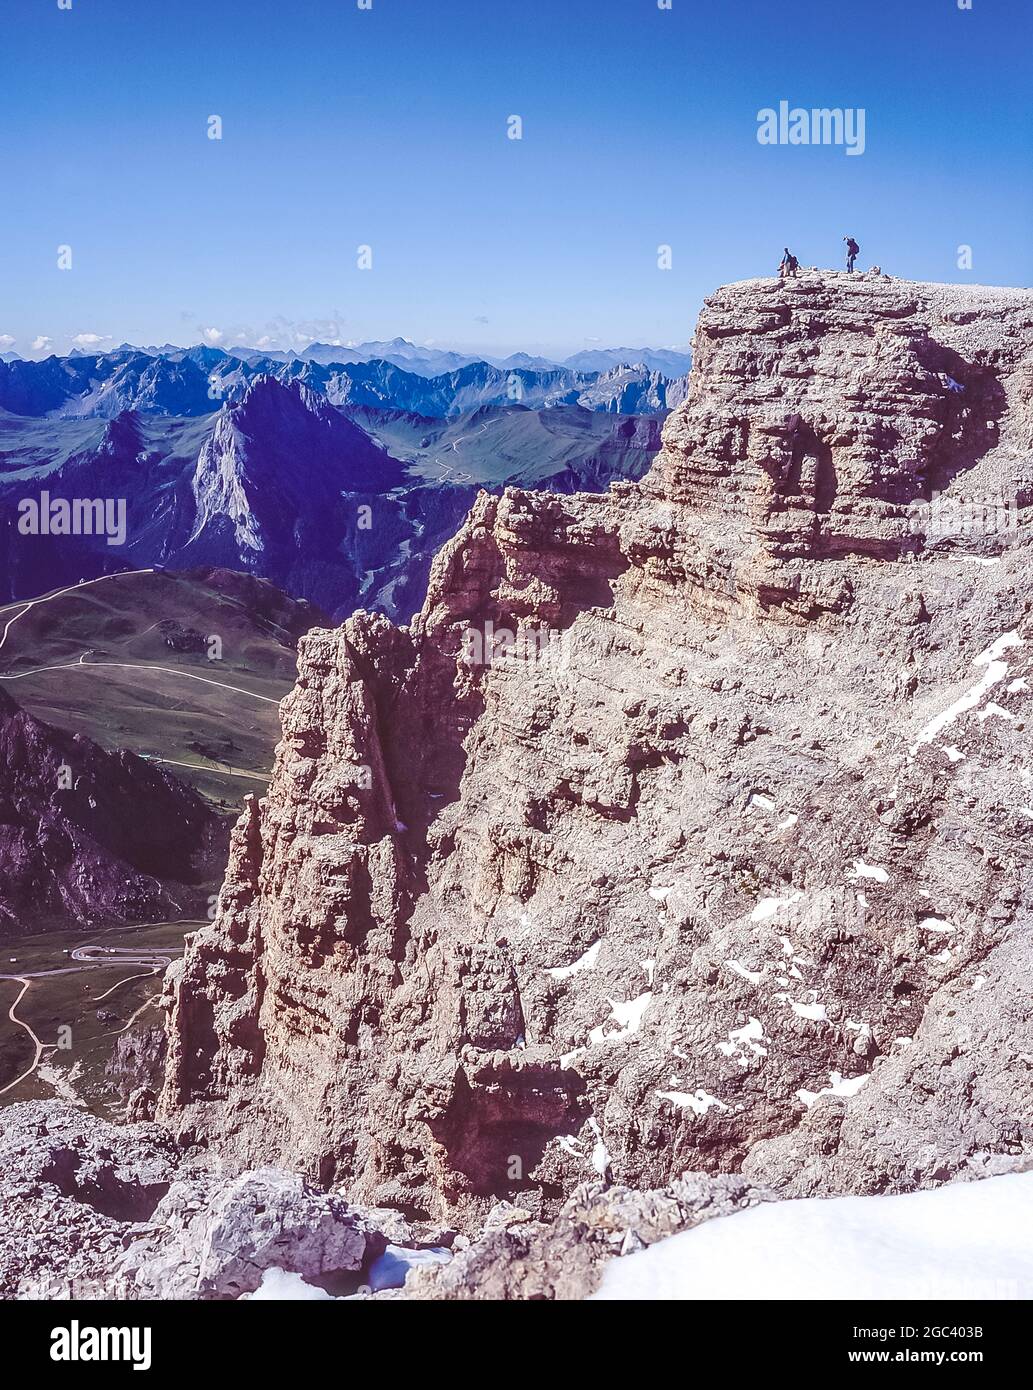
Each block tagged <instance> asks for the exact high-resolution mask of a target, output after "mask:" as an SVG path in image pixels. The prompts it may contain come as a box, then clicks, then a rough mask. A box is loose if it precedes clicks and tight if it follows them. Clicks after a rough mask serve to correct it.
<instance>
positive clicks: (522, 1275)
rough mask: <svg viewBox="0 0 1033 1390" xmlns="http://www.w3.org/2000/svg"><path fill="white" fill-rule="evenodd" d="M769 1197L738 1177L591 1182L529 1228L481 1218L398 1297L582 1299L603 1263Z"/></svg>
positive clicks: (502, 1218) (513, 1215)
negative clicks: (481, 1225)
mask: <svg viewBox="0 0 1033 1390" xmlns="http://www.w3.org/2000/svg"><path fill="white" fill-rule="evenodd" d="M773 1197H774V1194H773V1193H771V1192H766V1191H764V1190H763V1189H761V1188H756V1187H753V1186H752V1185H751V1184H750V1183H749V1182H748V1181H746V1180H745V1179H743V1178H742V1177H741V1176H740V1175H739V1174H727V1175H722V1176H720V1177H709V1176H708V1175H707V1174H705V1173H685V1174H683V1175H682V1176H681V1177H680V1178H676V1179H675V1181H674V1182H672V1183H671V1185H670V1186H669V1187H667V1188H663V1189H660V1190H657V1191H639V1190H636V1189H633V1188H627V1187H621V1186H617V1187H608V1186H607V1185H606V1184H605V1183H604V1182H602V1181H601V1180H599V1179H596V1180H595V1181H594V1182H589V1183H583V1184H581V1185H580V1186H578V1187H577V1188H575V1189H574V1191H573V1192H572V1193H571V1195H570V1197H569V1198H568V1199H567V1201H566V1202H565V1203H564V1204H563V1207H562V1208H561V1210H560V1211H559V1212H558V1213H557V1215H556V1219H555V1220H554V1221H551V1222H540V1221H533V1220H531V1219H530V1218H529V1213H528V1212H527V1211H525V1210H523V1209H522V1208H520V1207H512V1206H510V1207H509V1209H508V1210H500V1211H497V1212H495V1213H490V1214H489V1218H488V1221H487V1222H486V1224H485V1229H484V1230H483V1231H482V1232H481V1233H480V1235H479V1237H478V1238H477V1239H476V1240H475V1241H473V1242H472V1243H470V1244H469V1245H467V1246H466V1247H465V1248H464V1249H461V1250H459V1251H457V1253H456V1254H455V1255H454V1256H453V1258H452V1259H451V1260H449V1261H447V1262H443V1263H441V1264H435V1265H428V1266H426V1267H424V1268H422V1269H417V1270H415V1271H414V1272H413V1274H412V1275H410V1277H409V1278H408V1279H407V1280H406V1281H405V1295H406V1297H407V1298H414V1299H433V1300H442V1299H445V1300H449V1301H457V1300H458V1301H471V1300H480V1299H487V1300H492V1301H495V1302H498V1301H500V1300H506V1301H508V1300H511V1299H518V1300H525V1299H547V1300H554V1299H556V1300H561V1301H563V1302H570V1301H573V1300H579V1299H583V1298H587V1297H589V1296H590V1295H591V1294H593V1293H594V1292H595V1291H596V1289H597V1288H598V1286H599V1281H600V1279H601V1277H602V1273H603V1269H604V1268H605V1266H606V1265H607V1264H608V1263H609V1261H610V1260H613V1259H615V1258H618V1257H620V1256H622V1255H630V1254H634V1253H636V1252H637V1251H639V1250H645V1249H647V1248H648V1247H649V1246H650V1245H654V1244H655V1243H656V1242H657V1241H659V1240H664V1239H666V1238H667V1237H668V1236H672V1235H676V1234H677V1233H678V1232H680V1231H687V1230H691V1229H692V1228H693V1227H694V1226H698V1225H700V1224H701V1223H702V1222H703V1221H710V1220H712V1219H713V1218H714V1217H717V1216H731V1215H732V1214H733V1213H734V1212H737V1211H744V1210H746V1209H747V1208H748V1207H751V1206H756V1205H757V1203H759V1202H765V1201H771V1200H773ZM507 1205H508V1204H507ZM493 1218H494V1219H493Z"/></svg>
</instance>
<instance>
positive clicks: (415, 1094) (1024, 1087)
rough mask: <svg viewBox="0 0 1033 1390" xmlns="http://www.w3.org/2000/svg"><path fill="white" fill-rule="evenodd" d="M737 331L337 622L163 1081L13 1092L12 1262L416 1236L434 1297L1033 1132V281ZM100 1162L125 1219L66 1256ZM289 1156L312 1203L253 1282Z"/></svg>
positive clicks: (989, 1173) (1016, 1148) (917, 296)
mask: <svg viewBox="0 0 1033 1390" xmlns="http://www.w3.org/2000/svg"><path fill="white" fill-rule="evenodd" d="M692 363H693V366H692V372H691V375H690V377H689V381H688V389H687V394H686V396H685V398H684V400H683V401H682V402H681V403H680V404H679V405H678V406H677V408H676V409H674V411H673V413H672V414H671V415H670V416H669V417H668V419H667V421H666V423H665V426H664V430H663V439H662V447H661V449H660V452H659V454H658V455H657V457H656V459H655V461H654V463H653V465H652V467H651V469H650V471H649V472H648V473H647V474H646V475H645V477H644V478H642V480H641V481H640V482H633V481H623V480H622V481H617V482H614V483H612V484H611V485H610V486H609V489H608V490H607V491H604V492H598V493H574V494H572V495H557V494H554V493H548V492H542V491H524V490H521V489H519V488H514V487H507V488H506V489H505V490H504V491H503V492H502V493H501V495H495V494H490V493H487V492H482V493H480V495H479V496H477V498H476V500H475V502H474V504H473V507H472V510H471V511H470V513H469V515H468V516H467V518H466V520H465V521H464V522H463V524H462V526H461V528H460V529H459V531H458V533H457V534H456V535H455V536H454V537H453V538H452V539H451V540H450V541H448V542H447V543H446V544H445V545H444V547H443V548H442V549H441V550H440V551H439V553H438V554H437V556H436V558H435V559H434V561H433V564H432V567H431V571H430V580H429V586H428V592H427V597H426V600H425V602H424V603H423V606H422V608H421V610H420V611H419V613H418V614H416V616H415V617H414V618H413V619H412V621H411V622H410V623H409V624H408V625H407V626H399V625H395V624H394V623H392V622H391V621H390V620H389V619H388V618H387V617H386V616H384V615H383V614H380V613H377V614H374V613H369V612H365V611H362V610H360V611H358V612H355V613H353V614H352V616H350V617H349V618H348V619H347V620H346V621H345V622H344V623H343V625H341V626H340V627H337V628H335V629H333V630H328V629H316V630H314V631H312V632H310V633H308V635H307V636H305V637H303V638H302V639H301V641H300V643H299V648H298V678H297V684H296V686H295V688H294V690H293V692H292V693H291V694H290V695H289V696H288V697H287V698H286V699H285V700H284V702H283V704H282V706H281V722H282V739H281V742H280V744H279V746H278V749H277V753H276V761H275V766H274V769H273V773H272V780H271V783H270V785H269V789H268V793H267V794H266V795H264V796H262V797H261V798H249V799H248V801H247V803H246V807H245V810H244V812H243V814H242V816H241V818H240V820H239V822H238V824H237V826H236V828H235V830H234V833H233V837H232V843H231V848H230V857H229V866H228V869H227V872H226V877H225V881H224V883H223V887H222V891H221V895H220V900H219V910H218V915H217V917H216V919H215V921H214V922H213V923H212V924H211V925H209V926H207V927H204V928H202V929H201V930H199V931H198V932H196V933H195V934H194V935H193V936H192V937H190V938H189V939H188V945H187V950H186V953H185V956H184V958H183V959H182V960H181V961H177V962H175V963H174V964H173V965H172V966H171V967H170V970H169V972H168V974H167V976H166V983H165V1000H164V1002H165V1006H166V1014H167V1026H166V1033H167V1045H166V1047H165V1049H164V1054H165V1055H164V1061H163V1063H161V1064H160V1066H161V1068H162V1069H163V1070H161V1071H160V1072H159V1071H158V1070H157V1069H156V1068H155V1067H154V1065H153V1064H152V1065H151V1068H150V1071H149V1072H145V1071H142V1072H141V1074H140V1075H139V1076H138V1077H137V1078H136V1080H137V1082H138V1086H137V1090H136V1095H135V1097H134V1100H133V1104H132V1106H131V1113H132V1114H134V1115H136V1116H141V1117H144V1118H143V1119H141V1120H139V1121H138V1122H137V1123H135V1124H133V1125H130V1126H128V1127H124V1128H117V1127H111V1130H112V1134H111V1135H109V1136H108V1138H107V1139H106V1140H104V1142H103V1143H102V1142H101V1140H100V1139H98V1138H97V1136H96V1134H92V1135H90V1134H84V1133H83V1132H82V1125H83V1118H82V1116H81V1115H77V1114H76V1112H74V1110H69V1109H68V1108H67V1107H62V1106H60V1105H57V1104H53V1105H40V1104H26V1105H20V1106H17V1107H13V1108H12V1110H11V1111H10V1112H9V1114H11V1115H14V1116H16V1122H15V1121H12V1124H15V1130H14V1131H12V1132H13V1133H14V1134H15V1136H16V1137H15V1138H10V1139H9V1140H8V1141H7V1142H8V1147H9V1148H12V1146H13V1148H12V1153H13V1155H14V1156H13V1157H12V1156H10V1155H9V1157H8V1161H7V1162H6V1164H5V1173H6V1176H5V1178H4V1179H2V1180H0V1190H3V1188H4V1186H5V1185H6V1186H7V1187H8V1188H10V1189H12V1193H13V1188H14V1187H17V1192H16V1193H13V1195H12V1193H8V1194H7V1195H9V1196H11V1199H12V1203H13V1202H14V1198H15V1197H16V1198H17V1202H16V1203H15V1204H14V1205H11V1204H9V1203H7V1202H6V1201H5V1204H4V1205H5V1207H6V1208H7V1209H8V1215H7V1218H6V1223H7V1227H8V1230H7V1234H6V1236H5V1237H4V1238H3V1240H2V1242H0V1244H2V1246H3V1250H4V1259H3V1262H2V1264H0V1269H2V1272H3V1276H4V1279H5V1286H4V1287H5V1289H6V1290H7V1291H14V1292H15V1293H21V1294H23V1295H24V1294H25V1293H26V1292H31V1291H33V1290H38V1289H39V1287H40V1280H41V1279H43V1278H44V1275H43V1274H42V1273H41V1272H40V1271H41V1269H42V1268H43V1267H44V1265H46V1266H47V1269H48V1273H47V1274H46V1278H47V1279H48V1280H50V1281H51V1283H53V1282H54V1281H55V1280H56V1281H57V1282H58V1283H61V1281H62V1280H65V1283H66V1284H67V1285H68V1286H69V1287H71V1284H72V1283H74V1282H76V1281H78V1284H77V1286H78V1287H80V1288H81V1287H86V1286H88V1285H89V1281H90V1280H91V1279H92V1280H95V1281H98V1286H103V1287H106V1288H108V1289H110V1288H112V1287H114V1286H116V1285H117V1286H118V1287H119V1289H121V1290H122V1292H124V1293H126V1294H127V1296H140V1297H148V1296H155V1292H154V1291H155V1290H159V1292H160V1289H161V1287H162V1286H163V1284H164V1286H165V1292H166V1296H181V1297H233V1296H237V1295H239V1294H240V1293H241V1292H251V1291H253V1290H254V1289H255V1288H257V1287H258V1284H259V1276H256V1275H255V1273H254V1271H255V1269H256V1268H258V1269H259V1274H260V1275H261V1273H262V1272H263V1271H265V1270H277V1271H283V1277H285V1278H286V1277H289V1276H292V1275H298V1274H300V1275H302V1276H305V1277H307V1278H309V1279H310V1282H314V1283H315V1284H316V1285H319V1286H320V1287H322V1288H323V1289H324V1290H326V1291H328V1292H330V1293H340V1292H342V1291H345V1292H347V1291H348V1290H347V1289H346V1288H345V1284H346V1283H347V1281H346V1280H345V1281H344V1283H342V1282H341V1280H340V1278H339V1277H338V1276H340V1275H341V1272H342V1271H350V1272H351V1274H352V1276H353V1278H354V1280H365V1279H367V1277H368V1271H369V1269H370V1268H371V1262H372V1261H374V1260H377V1259H380V1258H381V1257H382V1252H383V1251H384V1249H385V1248H394V1249H396V1250H402V1251H408V1252H409V1254H408V1255H404V1254H403V1255H401V1256H399V1257H398V1258H399V1259H402V1260H405V1259H410V1260H411V1261H412V1262H413V1263H417V1264H420V1263H421V1259H417V1258H416V1257H417V1256H421V1257H423V1258H425V1259H426V1263H425V1264H423V1265H422V1267H421V1268H420V1269H418V1270H417V1271H416V1273H415V1274H414V1275H413V1276H412V1277H411V1278H410V1280H409V1281H408V1282H407V1284H406V1287H405V1293H406V1294H407V1295H410V1296H418V1297H464V1298H468V1297H482V1296H483V1297H498V1296H505V1297H543V1296H544V1297H576V1296H583V1295H584V1294H586V1293H588V1292H591V1291H592V1289H593V1288H594V1287H595V1286H596V1284H597V1283H598V1280H599V1278H600V1271H601V1269H602V1268H603V1267H604V1266H605V1265H606V1262H607V1261H608V1260H610V1259H611V1258H617V1259H618V1260H621V1259H622V1258H623V1257H626V1256H628V1255H632V1257H634V1252H636V1251H640V1250H641V1249H642V1248H643V1246H645V1245H649V1244H651V1243H652V1242H653V1241H656V1240H658V1239H660V1238H662V1237H663V1236H667V1235H670V1234H672V1233H674V1232H675V1231H678V1230H682V1229H685V1228H687V1227H689V1226H692V1225H695V1224H698V1222H699V1221H701V1220H703V1219H705V1218H716V1219H717V1220H720V1221H726V1220H727V1221H729V1222H731V1221H739V1220H742V1219H745V1218H743V1217H742V1216H738V1215H729V1213H732V1212H735V1211H737V1210H738V1209H739V1208H742V1207H746V1206H754V1205H756V1204H758V1203H769V1202H774V1203H778V1202H779V1201H783V1200H784V1199H787V1198H796V1197H819V1198H829V1197H834V1196H837V1195H841V1194H856V1195H875V1194H878V1195H879V1199H880V1200H886V1201H889V1200H891V1199H890V1196H889V1194H900V1193H911V1192H915V1191H917V1190H919V1189H926V1188H936V1187H940V1186H941V1185H945V1184H952V1183H953V1184H956V1183H966V1182H971V1181H973V1180H977V1179H987V1178H988V1179H995V1178H999V1177H1001V1176H1002V1175H1007V1174H1019V1173H1022V1172H1024V1171H1026V1170H1028V1169H1030V1168H1031V1167H1033V1007H1031V1002H1030V980H1031V978H1033V919H1031V892H1033V888H1031V875H1030V858H1031V855H1030V837H1031V831H1033V785H1031V778H1033V770H1031V767H1030V760H1029V728H1030V726H1029V719H1030V710H1031V704H1030V701H1031V698H1033V692H1031V685H1033V661H1031V643H1033V616H1031V584H1030V580H1031V571H1033V549H1031V544H1030V533H1029V522H1030V509H1031V506H1033V468H1031V463H1030V446H1031V441H1033V292H1031V291H1028V290H1012V289H994V288H983V287H978V286H971V287H968V286H947V285H932V284H921V283H913V282H908V281H902V280H897V279H893V278H890V277H888V276H884V275H881V274H878V273H866V274H856V275H847V274H845V273H842V274H837V273H829V272H823V273H807V272H804V273H802V274H801V275H800V277H799V278H798V279H796V280H788V281H781V280H772V279H763V280H761V279H757V280H747V281H744V282H741V283H738V284H733V285H728V286H725V287H723V288H721V289H720V290H718V291H717V292H716V293H714V294H712V295H711V296H710V297H709V298H708V299H707V300H706V302H705V304H704V308H703V311H702V313H701V315H700V319H699V323H698V326H697V329H696V333H695V337H694V340H693V345H692ZM160 1052H161V1049H160V1048H158V1049H152V1050H151V1051H150V1053H149V1056H151V1058H152V1063H153V1057H154V1055H156V1054H158V1053H160ZM32 1126H42V1127H43V1136H42V1137H41V1138H40V1140H39V1142H40V1143H41V1144H43V1145H44V1147H45V1148H46V1149H47V1151H48V1152H50V1151H51V1150H52V1151H53V1152H51V1156H50V1158H49V1159H46V1160H44V1159H39V1161H38V1162H37V1160H36V1159H33V1158H32V1154H33V1152H34V1150H33V1144H32V1142H31V1136H32V1135H33V1134H34V1133H36V1132H37V1131H36V1130H34V1129H33V1128H32ZM77 1127H78V1128H77ZM73 1131H74V1132H73ZM26 1136H28V1137H26ZM98 1144H100V1147H101V1149H102V1150H103V1153H106V1154H107V1158H104V1157H103V1154H101V1155H100V1156H99V1157H98V1155H97V1153H95V1152H94V1150H95V1149H96V1147H97V1145H98ZM66 1151H70V1152H71V1153H72V1155H73V1158H72V1159H68V1158H66V1157H61V1156H60V1155H61V1154H63V1153H65V1152H66ZM55 1154H56V1155H57V1156H55ZM76 1155H78V1161H76ZM134 1155H135V1156H134ZM37 1157H38V1156H37ZM33 1163H36V1165H37V1166H36V1167H33ZM40 1163H42V1165H43V1166H42V1169H40V1171H37V1168H38V1167H39V1164H40ZM138 1170H139V1172H141V1173H143V1175H144V1176H142V1177H134V1176H133V1174H134V1173H135V1172H137V1171H138ZM1009 1180H1010V1179H1009ZM148 1184H149V1186H148ZM191 1184H192V1186H191ZM143 1187H146V1189H147V1190H146V1193H145V1194H144V1196H143V1197H142V1198H138V1197H137V1196H136V1195H134V1192H135V1191H136V1190H137V1189H141V1190H142V1188H143ZM1026 1190H1027V1191H1028V1188H1027V1189H1026ZM55 1191H56V1192H58V1193H59V1194H61V1200H62V1202H64V1203H65V1204H66V1206H67V1204H68V1203H69V1202H70V1203H71V1206H69V1207H68V1211H69V1213H70V1215H69V1216H68V1220H69V1221H70V1222H72V1223H74V1224H76V1227H77V1229H78V1228H79V1227H82V1226H83V1225H85V1226H86V1227H88V1228H89V1229H88V1230H87V1231H85V1232H84V1231H81V1230H80V1232H79V1235H78V1237H77V1239H76V1241H75V1242H67V1243H66V1246H62V1249H65V1248H68V1249H70V1248H71V1246H72V1245H73V1244H74V1245H75V1246H76V1249H77V1252H78V1253H76V1254H75V1255H74V1257H73V1256H72V1255H68V1256H67V1257H63V1256H61V1255H60V1252H54V1251H52V1252H50V1253H49V1254H48V1253H47V1252H44V1251H41V1250H40V1249H39V1248H38V1246H39V1239H38V1238H37V1237H35V1236H34V1237H33V1239H32V1240H31V1241H29V1240H25V1241H23V1242H22V1248H23V1249H26V1250H29V1249H30V1248H31V1251H32V1253H31V1255H29V1254H26V1255H24V1257H20V1256H19V1255H18V1249H19V1246H18V1241H17V1240H16V1239H15V1240H12V1236H11V1229H12V1226H11V1223H12V1221H21V1222H22V1223H23V1224H22V1229H34V1228H35V1225H38V1219H39V1218H38V1216H37V1215H36V1213H38V1212H42V1210H43V1209H44V1207H45V1205H46V1203H47V1202H48V1201H49V1200H57V1198H56V1197H55V1195H54V1194H55ZM256 1191H257V1192H258V1196H256V1195H255V1193H256ZM263 1192H266V1193H268V1192H272V1193H273V1194H274V1196H273V1197H269V1198H268V1200H269V1201H273V1202H274V1203H277V1204H279V1206H282V1207H284V1209H287V1208H291V1209H292V1210H293V1211H294V1212H295V1213H297V1212H299V1211H301V1210H302V1209H304V1211H306V1212H308V1213H309V1217H307V1218H306V1219H305V1220H304V1221H302V1220H301V1218H300V1217H298V1219H297V1221H294V1225H292V1224H291V1222H292V1220H294V1218H288V1217H285V1218H284V1222H283V1223H282V1226H281V1232H282V1231H288V1230H290V1231H295V1236H294V1237H292V1240H293V1244H292V1241H291V1240H287V1238H286V1237H284V1239H283V1241H281V1243H280V1244H279V1245H277V1243H276V1241H275V1240H273V1241H272V1244H271V1245H268V1248H266V1246H263V1247H262V1251H263V1252H262V1253H261V1254H260V1255H255V1253H254V1250H252V1249H250V1247H249V1249H248V1250H246V1251H244V1253H242V1254H241V1255H240V1261H241V1264H240V1269H245V1270H246V1276H245V1277H243V1278H241V1277H238V1276H239V1270H238V1268H237V1266H232V1267H230V1266H231V1265H232V1262H231V1261H230V1259H229V1257H228V1256H227V1255H226V1251H227V1249H229V1248H230V1246H233V1248H234V1249H236V1248H237V1247H236V1246H235V1245H233V1242H232V1241H228V1240H227V1239H223V1237H222V1236H220V1235H218V1231H223V1232H225V1230H227V1229H230V1230H236V1231H237V1232H238V1237H235V1239H238V1238H239V1239H243V1237H240V1236H239V1232H240V1230H241V1229H242V1228H243V1226H246V1225H247V1223H246V1222H242V1221H241V1219H239V1212H240V1211H241V1210H244V1211H247V1210H253V1209H256V1208H258V1207H264V1206H265V1204H266V1201H267V1197H263V1196H262V1193H263ZM84 1193H85V1194H86V1195H85V1196H84V1195H83V1194H84ZM98 1193H100V1194H101V1197H100V1199H99V1200H98V1197H97V1194H98ZM48 1194H49V1195H48ZM70 1194H71V1195H70ZM76 1194H77V1195H76ZM292 1203H293V1206H292ZM64 1209H65V1208H64V1207H62V1210H64ZM277 1209H279V1207H277ZM234 1212H237V1213H238V1216H237V1217H234V1216H233V1213H234ZM227 1213H229V1215H228V1214H227ZM309 1218H310V1219H309ZM220 1222H221V1223H222V1225H221V1226H219V1223H220ZM299 1222H300V1226H303V1227H304V1228H305V1230H306V1231H309V1232H310V1238H307V1239H306V1240H305V1241H302V1240H301V1238H300V1236H298V1235H297V1232H296V1230H295V1228H296V1227H298V1225H299ZM213 1223H214V1225H213ZM214 1228H218V1229H217V1231H216V1234H215V1235H213V1234H212V1230H213V1229H214ZM259 1234H261V1233H259ZM249 1239H250V1237H249ZM255 1240H256V1241H257V1240H258V1236H257V1235H256V1236H255ZM116 1247H117V1249H118V1251H119V1252H121V1253H119V1254H118V1256H117V1259H116V1258H115V1257H114V1256H111V1255H110V1253H108V1254H106V1253H105V1252H111V1251H114V1250H115V1249H116ZM127 1249H128V1250H129V1252H130V1254H129V1255H127V1254H126V1253H125V1251H126V1250H127ZM84 1251H85V1252H94V1253H93V1254H91V1255H89V1258H87V1257H86V1255H84V1254H83V1252H84ZM213 1251H214V1252H216V1253H215V1254H213V1253H212V1252H213ZM432 1251H433V1252H437V1255H436V1256H435V1257H434V1258H433V1259H431V1258H429V1254H428V1252H432ZM134 1252H135V1253H134ZM448 1252H451V1255H452V1259H451V1261H450V1262H448V1263H445V1260H446V1258H447V1253H448ZM216 1255H217V1256H218V1258H216ZM438 1257H440V1259H439V1258H438ZM61 1258H66V1263H67V1264H68V1268H66V1269H64V1270H62V1269H61V1267H60V1260H61ZM48 1261H49V1264H48ZM55 1262H56V1266H55ZM73 1264H74V1268H73V1267H72V1266H73ZM278 1277H279V1276H278ZM335 1280H336V1281H337V1282H335ZM374 1294H375V1290H374Z"/></svg>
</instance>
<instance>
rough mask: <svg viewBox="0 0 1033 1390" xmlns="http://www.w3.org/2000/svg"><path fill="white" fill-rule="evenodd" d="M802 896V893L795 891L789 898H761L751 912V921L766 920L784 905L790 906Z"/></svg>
mask: <svg viewBox="0 0 1033 1390" xmlns="http://www.w3.org/2000/svg"><path fill="white" fill-rule="evenodd" d="M802 897H803V894H802V893H793V894H792V896H791V897H788V898H761V900H760V902H759V903H758V904H757V906H756V907H755V908H754V909H753V912H752V913H751V914H750V921H751V922H766V921H767V920H768V918H769V917H774V916H775V914H776V913H777V912H779V911H781V909H782V908H783V907H789V906H790V905H791V904H792V903H796V902H799V901H800V899H801V898H802Z"/></svg>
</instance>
